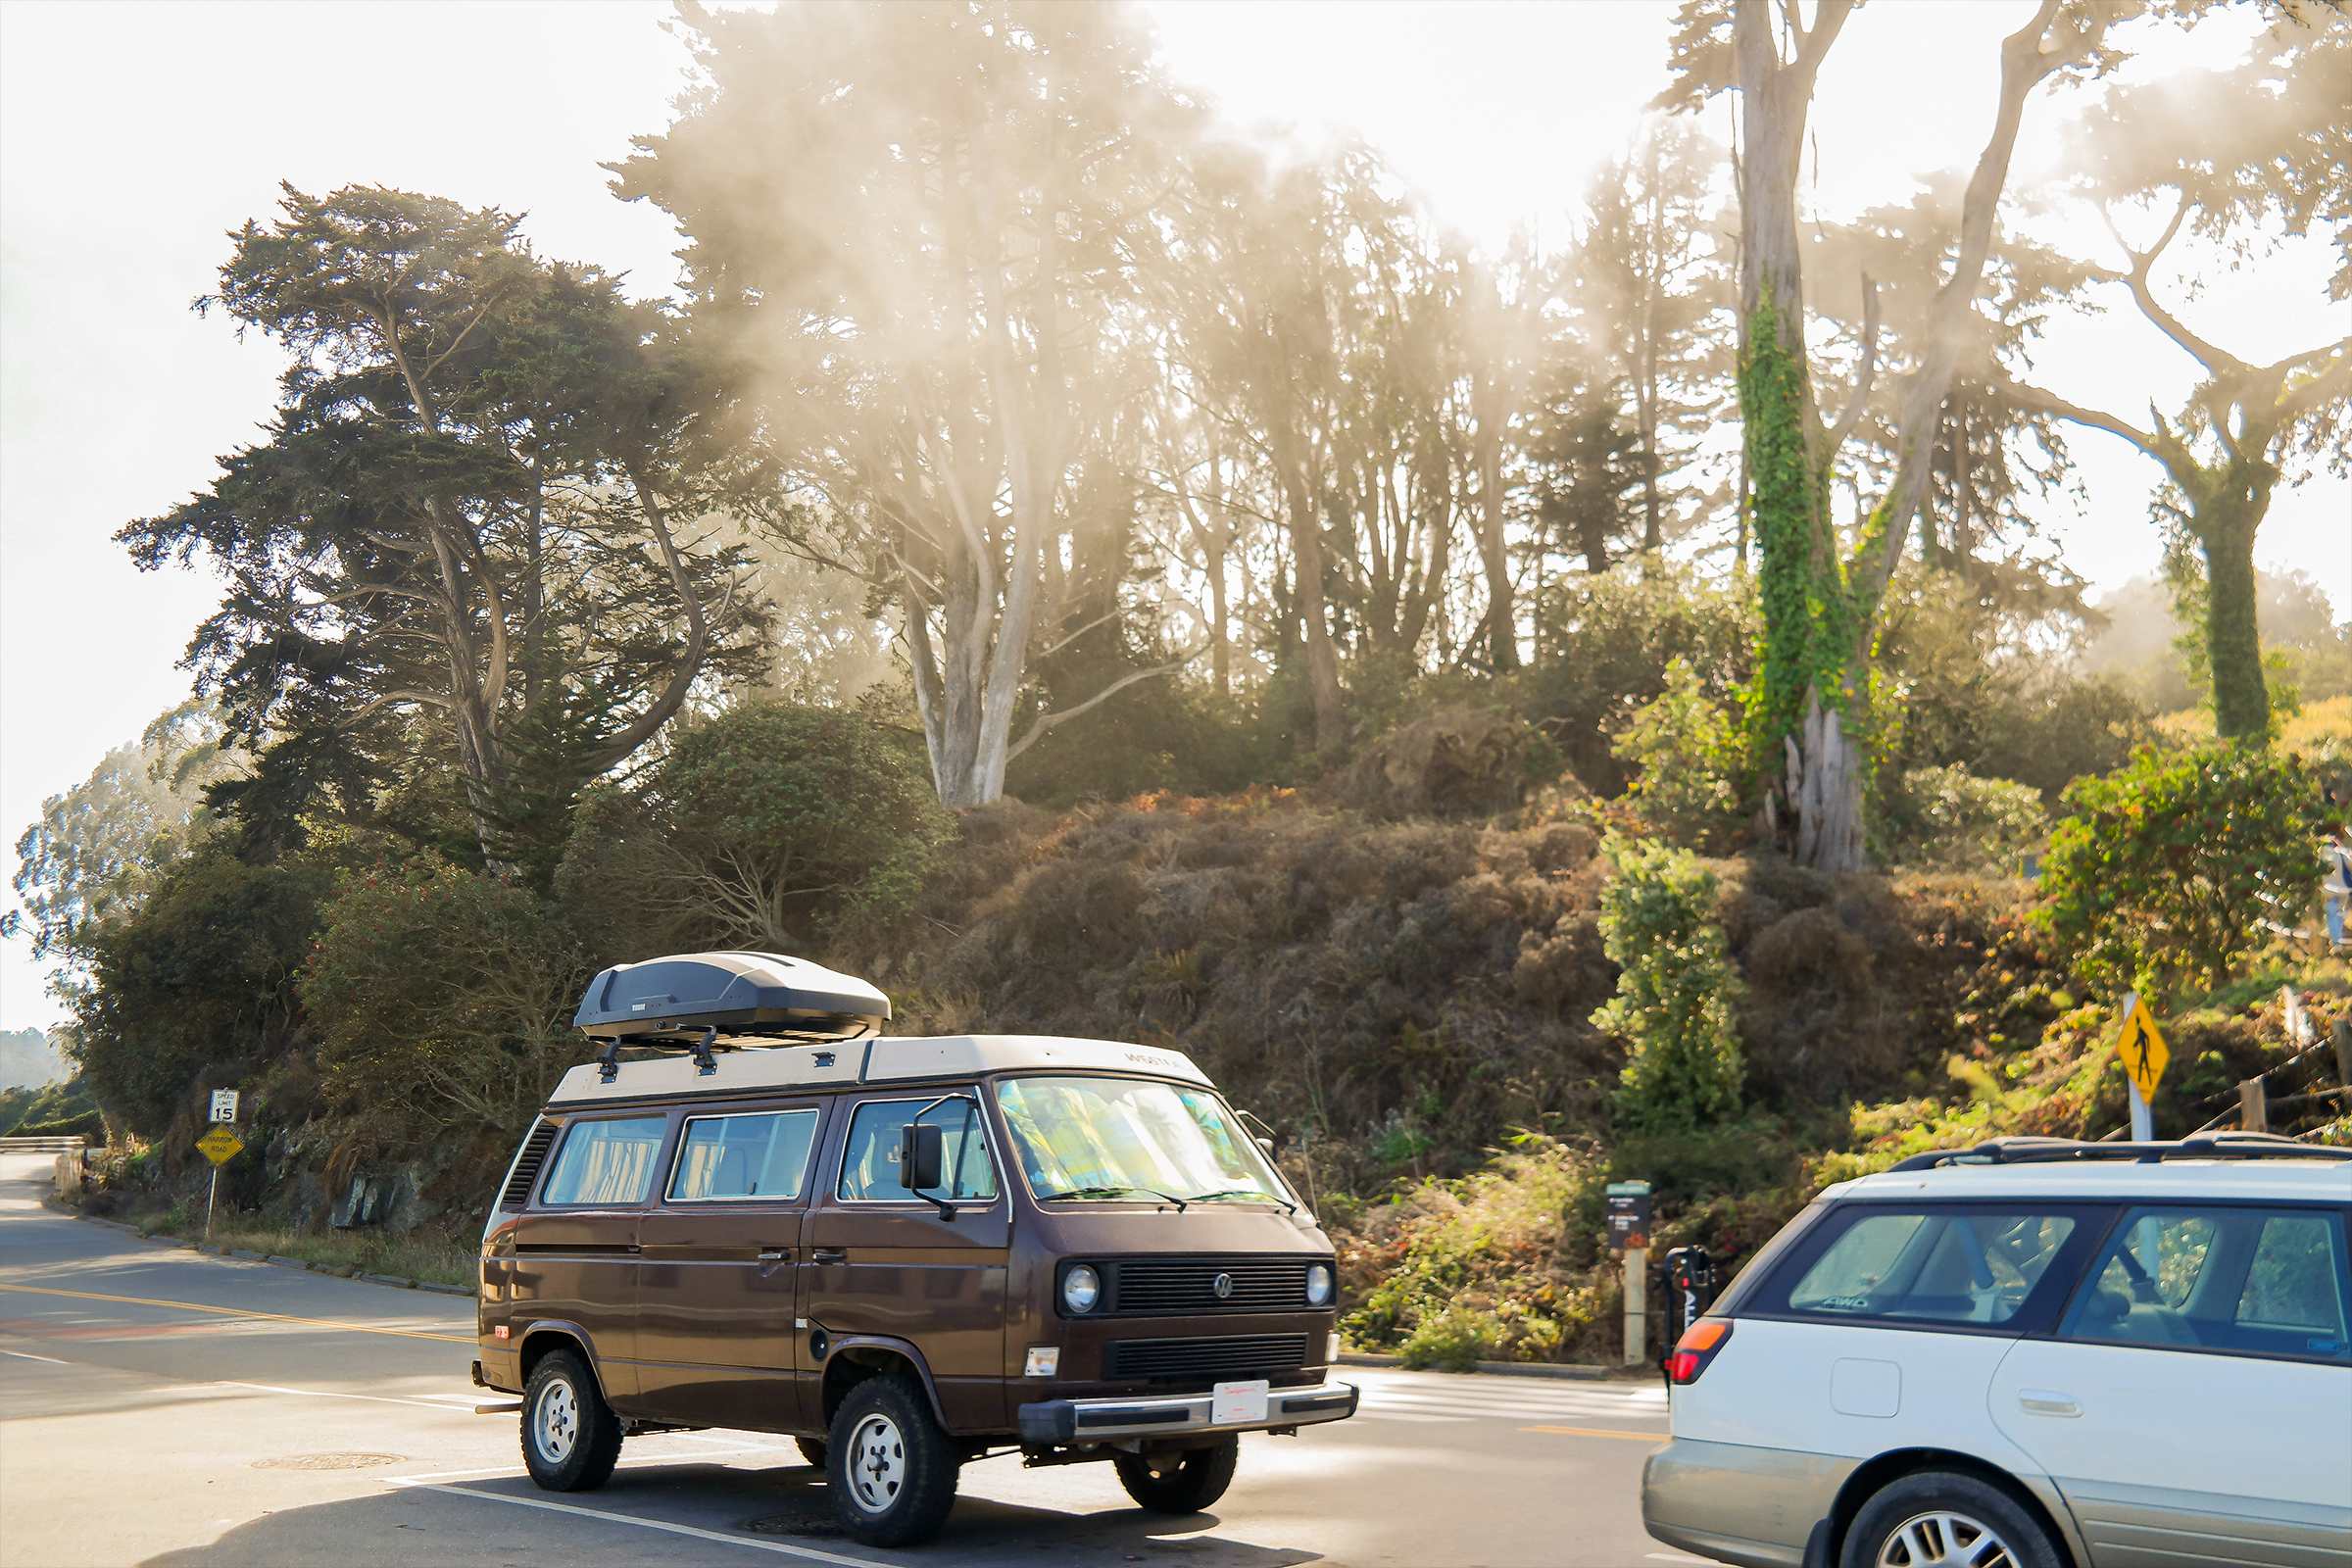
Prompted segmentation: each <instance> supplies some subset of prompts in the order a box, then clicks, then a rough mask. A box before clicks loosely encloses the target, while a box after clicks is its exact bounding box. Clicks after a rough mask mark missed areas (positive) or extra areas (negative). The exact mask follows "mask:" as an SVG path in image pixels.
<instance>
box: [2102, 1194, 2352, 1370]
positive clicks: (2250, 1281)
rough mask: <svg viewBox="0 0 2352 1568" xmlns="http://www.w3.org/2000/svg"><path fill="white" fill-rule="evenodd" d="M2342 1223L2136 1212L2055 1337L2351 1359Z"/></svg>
mask: <svg viewBox="0 0 2352 1568" xmlns="http://www.w3.org/2000/svg"><path fill="white" fill-rule="evenodd" d="M2345 1294H2346V1274H2345V1255H2344V1220H2343V1216H2342V1215H2341V1214H2338V1213H2333V1212H2330V1211H2327V1210H2323V1209H2302V1210H2294V1209H2287V1210H2280V1209H2260V1208H2187V1207H2179V1208H2175V1207H2163V1208H2157V1207H2149V1208H2134V1209H2131V1211H2129V1212H2128V1213H2126V1214H2125V1215H2124V1220H2123V1223H2122V1224H2121V1225H2119V1226H2117V1227H2116V1230H2115V1234H2114V1235H2113V1236H2112V1237H2110V1238H2109V1239H2108V1242H2107V1246H2106V1248H2105V1250H2102V1251H2101V1252H2100V1253H2099V1259H2098V1262H2097V1264H2096V1265H2095V1266H2094V1267H2093V1268H2092V1269H2091V1272H2090V1278H2089V1281H2088V1283H2087V1284H2085V1285H2084V1286H2083V1288H2082V1291H2081V1292H2080V1293H2079V1294H2078V1295H2077V1296H2076V1298H2075V1302H2074V1305H2073V1306H2072V1307H2071V1308H2070V1309H2069V1310H2068V1312H2067V1314H2066V1322H2065V1323H2064V1324H2063V1325H2062V1326H2061V1327H2060V1328H2059V1331H2058V1332H2059V1333H2060V1335H2062V1336H2063V1337H2065V1338H2068V1339H2078V1340H2104V1341H2107V1342H2109V1343H2111V1344H2124V1345H2153V1346H2163V1347H2166V1348H2172V1349H2181V1350H2234V1351H2238V1352H2240V1353H2243V1354H2250V1355H2266V1356H2278V1357H2284V1358H2288V1359H2293V1360H2322V1361H2337V1362H2352V1336H2347V1334H2346V1322H2345V1318H2346V1310H2345Z"/></svg>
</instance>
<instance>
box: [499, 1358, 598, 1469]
mask: <svg viewBox="0 0 2352 1568" xmlns="http://www.w3.org/2000/svg"><path fill="white" fill-rule="evenodd" d="M619 1458H620V1419H619V1417H617V1416H615V1415H614V1414H613V1407H612V1406H611V1405H609V1404H607V1403H606V1402H605V1397H604V1394H603V1393H602V1391H600V1390H599V1389H598V1388H597V1386H596V1379H595V1378H594V1377H592V1376H590V1375H589V1372H588V1365H587V1363H586V1362H585V1361H583V1360H581V1359H580V1357H579V1356H578V1355H576V1354H575V1353H573V1352H572V1351H570V1350H557V1351H555V1352H553V1353H552V1354H550V1355H548V1356H547V1357H546V1358H545V1359H543V1360H541V1361H540V1363H539V1364H538V1365H537V1366H535V1367H533V1368H531V1381H530V1385H529V1387H528V1388H526V1389H525V1390H524V1391H523V1395H522V1463H523V1467H524V1468H525V1469H527V1470H529V1471H530V1473H531V1480H532V1481H533V1482H534V1483H536V1484H537V1485H538V1486H539V1488H540V1489H541V1490H542V1491H546V1492H594V1491H595V1490H596V1489H597V1488H599V1487H601V1486H603V1485H604V1484H605V1478H606V1477H608V1476H610V1475H611V1474H612V1473H613V1463H614V1462H615V1461H616V1460H618V1459H619Z"/></svg>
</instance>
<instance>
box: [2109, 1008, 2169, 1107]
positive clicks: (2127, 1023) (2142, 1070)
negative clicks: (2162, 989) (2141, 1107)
mask: <svg viewBox="0 0 2352 1568" xmlns="http://www.w3.org/2000/svg"><path fill="white" fill-rule="evenodd" d="M2115 1054H2116V1055H2117V1056H2118V1057H2119V1058H2121V1059H2122V1061H2123V1064H2124V1072H2125V1074H2126V1075H2127V1076H2129V1077H2130V1078H2131V1082H2132V1083H2133V1084H2134V1085H2135V1086H2136V1087H2137V1088H2138V1090H2139V1098H2140V1099H2141V1100H2143V1101H2149V1102H2153V1101H2154V1100H2155V1098H2156V1085H2157V1084H2158V1083H2160V1082H2162V1081H2163V1078H2164V1067H2165V1063H2167V1062H2169V1061H2171V1060H2172V1059H2173V1054H2172V1053H2171V1052H2170V1051H2167V1050H2166V1049H2165V1046H2164V1036H2163V1034H2162V1033H2161V1032H2159V1031H2158V1029H2157V1028H2156V1015H2155V1014H2154V1013H2152V1012H2150V1011H2148V1005H2147V1002H2146V1001H2145V1000H2144V999H2142V998H2139V997H2133V998H2132V999H2131V1011H2130V1012H2128V1013H2126V1014H2125V1015H2124V1033H2123V1036H2122V1038H2121V1039H2119V1040H2117V1041H2116V1043H2115Z"/></svg>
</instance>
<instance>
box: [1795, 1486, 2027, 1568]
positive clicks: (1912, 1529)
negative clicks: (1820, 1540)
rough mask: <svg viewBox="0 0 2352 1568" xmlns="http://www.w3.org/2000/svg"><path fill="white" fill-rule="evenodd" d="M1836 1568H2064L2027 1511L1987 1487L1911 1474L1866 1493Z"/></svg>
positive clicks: (2013, 1499) (2005, 1494)
mask: <svg viewBox="0 0 2352 1568" xmlns="http://www.w3.org/2000/svg"><path fill="white" fill-rule="evenodd" d="M1838 1562H1839V1565H1840V1568H1944V1565H1946V1564H1952V1565H1958V1564H1966V1565H1967V1568H2066V1557H2065V1555H2064V1554H2063V1553H2062V1552H2061V1551H2060V1549H2059V1547H2058V1544H2057V1543H2056V1542H2053V1541H2052V1540H2051V1539H2050V1536H2049V1532H2048V1531H2047V1530H2045V1529H2044V1528H2042V1525H2041V1522H2040V1521H2039V1520H2037V1519H2035V1518H2034V1514H2033V1512H2032V1510H2030V1509H2028V1508H2027V1507H2026V1505H2025V1504H2024V1503H2022V1502H2020V1501H2019V1500H2018V1499H2017V1498H2016V1497H2015V1496H2013V1495H2010V1494H2009V1493H2008V1492H2007V1491H2005V1490H2003V1489H2002V1488H2000V1487H1996V1486H1994V1485H1993V1484H1992V1483H1991V1482H1989V1481H1985V1480H1982V1479H1980V1478H1978V1477H1976V1476H1972V1475H1964V1474H1962V1473H1960V1472H1958V1471H1954V1470H1914V1471H1913V1472H1911V1474H1909V1475H1907V1476H1899V1477H1897V1478H1896V1479H1895V1480H1893V1481H1890V1482H1888V1483H1887V1485H1886V1486H1884V1487H1881V1488H1880V1489H1879V1490H1878V1491H1877V1492H1875V1493H1873V1494H1872V1495H1871V1498H1870V1500H1869V1501H1868V1502H1866V1503H1864V1504H1863V1505H1862V1511H1861V1512H1860V1513H1857V1514H1855V1515H1854V1522H1853V1524H1852V1525H1851V1526H1850V1527H1848V1528H1847V1530H1846V1533H1845V1549H1844V1551H1843V1552H1841V1553H1840V1554H1839V1556H1838Z"/></svg>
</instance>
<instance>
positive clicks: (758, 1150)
mask: <svg viewBox="0 0 2352 1568" xmlns="http://www.w3.org/2000/svg"><path fill="white" fill-rule="evenodd" d="M815 1140H816V1112H815V1111H814V1110H813V1109H809V1110H771V1111H760V1112H757V1113H755V1114H752V1115H749V1116H694V1117H690V1118H688V1120H687V1122H686V1136H685V1137H684V1138H683V1139H681V1140H680V1141H679V1143H678V1164H677V1168H676V1169H675V1170H674V1171H672V1172H671V1173H670V1177H669V1201H671V1202H673V1203H682V1202H700V1201H705V1200H709V1199H721V1198H774V1199H791V1198H798V1197H800V1196H801V1188H802V1185H803V1183H804V1181H805V1179H806V1178H807V1176H808V1174H809V1145H810V1144H812V1143H814V1142H815Z"/></svg>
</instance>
